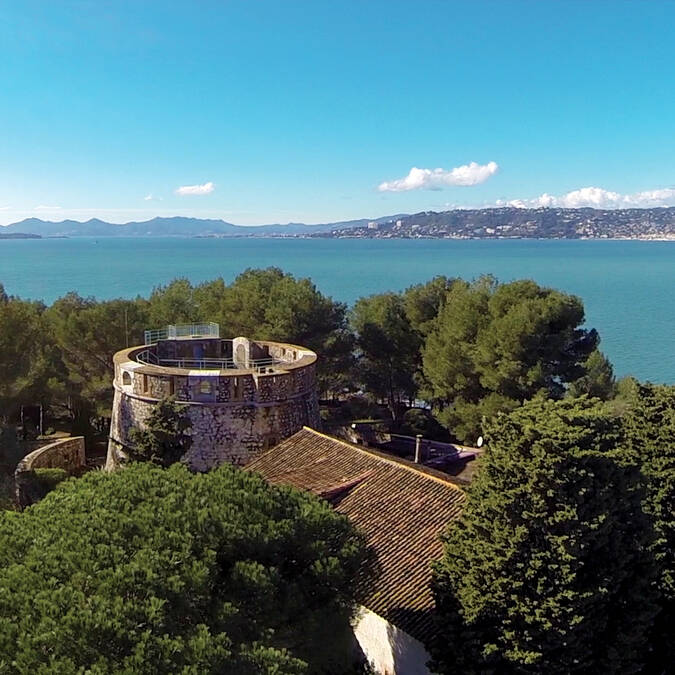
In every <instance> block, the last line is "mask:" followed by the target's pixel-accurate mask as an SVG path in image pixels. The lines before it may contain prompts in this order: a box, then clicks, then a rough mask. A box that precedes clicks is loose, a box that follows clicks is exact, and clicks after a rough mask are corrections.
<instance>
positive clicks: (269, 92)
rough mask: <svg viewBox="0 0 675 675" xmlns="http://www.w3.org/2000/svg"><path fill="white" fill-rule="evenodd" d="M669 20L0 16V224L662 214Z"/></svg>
mask: <svg viewBox="0 0 675 675" xmlns="http://www.w3.org/2000/svg"><path fill="white" fill-rule="evenodd" d="M674 25H675V2H671V1H665V0H662V1H659V0H651V1H650V2H638V1H637V0H636V1H634V2H620V1H617V0H613V1H611V2H609V1H607V2H604V1H602V0H593V1H592V2H591V1H588V0H585V1H580V2H573V1H571V0H569V1H563V0H558V1H556V0H546V1H542V0H537V1H531V2H525V1H522V2H518V1H516V0H509V1H508V2H507V1H505V0H499V1H498V2H487V1H482V0H472V1H469V0H467V1H466V2H450V1H445V2H432V1H430V0H425V2H421V3H418V2H412V1H406V2H404V1H402V0H388V1H386V2H376V1H374V0H360V1H358V2H347V1H344V2H341V1H339V0H333V1H331V2H327V1H326V2H323V1H319V0H311V1H306V2H305V1H294V0H277V1H274V2H269V1H266V0H241V1H231V2H227V1H225V0H220V1H218V2H208V1H205V0H200V1H195V2H185V1H182V2H170V1H168V0H165V1H163V2H140V1H138V0H134V1H133V2H124V1H121V0H117V1H114V2H106V1H104V0H96V1H93V2H86V1H84V0H82V1H79V2H74V1H72V0H71V1H68V0H60V1H59V2H53V1H52V0H49V1H48V2H47V1H45V2H37V1H35V0H33V1H31V0H22V1H21V2H3V3H0V50H1V53H0V56H1V58H0V223H3V224H7V223H9V222H14V221H16V220H20V219H21V218H24V217H31V216H36V217H42V218H45V219H56V220H62V219H64V218H75V219H77V220H86V219H87V218H90V217H93V216H96V217H100V218H102V219H105V220H109V221H113V222H125V221H128V220H144V219H147V218H151V217H153V216H155V215H192V216H198V217H208V218H223V219H225V220H227V221H230V222H235V223H240V224H261V223H273V222H289V221H296V222H297V221H302V222H329V221H335V220H343V219H351V218H361V217H377V216H382V215H389V214H395V213H403V212H406V213H412V212H417V211H422V210H430V209H432V210H442V209H448V208H452V207H454V206H484V205H495V204H502V203H508V202H512V203H516V204H519V205H569V206H575V205H586V204H588V205H593V204H594V205H597V206H632V205H636V206H650V205H658V204H675V151H674V150H675V86H674V84H675V83H674V79H675V78H674V77H673V71H674V70H675V68H674V66H673V64H675V40H673V38H672V27H673V26H674ZM413 168H416V169H417V171H413V172H411V169H413ZM439 169H440V171H438V170H439ZM181 187H182V188H185V189H183V190H180V188H181Z"/></svg>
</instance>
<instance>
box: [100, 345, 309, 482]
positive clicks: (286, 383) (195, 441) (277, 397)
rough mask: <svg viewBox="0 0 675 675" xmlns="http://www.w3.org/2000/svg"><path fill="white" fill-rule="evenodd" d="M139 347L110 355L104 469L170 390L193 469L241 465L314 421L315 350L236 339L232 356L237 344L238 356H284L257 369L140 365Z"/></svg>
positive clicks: (112, 464)
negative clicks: (185, 429) (184, 426)
mask: <svg viewBox="0 0 675 675" xmlns="http://www.w3.org/2000/svg"><path fill="white" fill-rule="evenodd" d="M140 351H141V348H134V349H131V350H125V351H124V352H120V353H119V354H117V355H116V356H115V380H114V383H113V386H114V389H115V398H114V402H113V410H112V420H111V429H110V442H109V446H108V458H107V461H106V468H107V469H109V470H110V469H114V468H115V467H116V466H117V465H118V464H119V463H120V462H121V461H122V460H123V459H124V456H125V448H128V447H129V446H130V439H129V432H130V430H131V429H132V428H134V427H138V428H143V426H144V424H145V421H146V420H147V418H148V416H149V415H150V413H151V412H152V410H153V408H154V406H155V404H156V403H157V401H158V400H159V399H161V398H163V397H166V396H170V395H173V396H175V398H176V399H177V401H178V402H180V403H184V404H185V405H186V406H187V414H188V416H189V418H190V421H191V424H192V431H191V432H190V433H191V435H192V447H191V449H190V451H189V453H188V456H187V457H186V460H187V463H188V465H189V466H190V468H192V469H193V470H195V471H206V470H208V469H210V468H212V467H214V466H218V465H219V464H223V463H224V462H229V463H233V464H238V465H243V464H246V463H247V462H248V461H249V460H250V459H251V458H252V456H253V455H255V454H256V453H259V452H262V451H264V450H267V449H268V448H270V447H273V446H274V445H276V444H277V443H279V442H280V441H282V440H283V439H285V438H288V437H289V436H292V435H293V434H294V433H295V432H296V431H299V430H300V429H301V428H302V427H303V426H310V427H314V428H319V426H320V416H319V402H318V396H317V391H316V377H315V365H314V364H315V360H316V355H315V354H314V353H313V352H309V351H308V350H304V349H303V348H301V347H297V346H294V345H284V344H277V343H268V342H265V343H255V342H252V341H249V340H247V339H246V338H235V339H234V340H233V351H234V357H235V360H236V359H237V351H239V358H241V360H242V362H244V361H246V360H247V359H249V358H258V357H260V356H261V355H267V354H269V355H273V356H274V358H277V359H283V360H284V361H285V363H283V364H277V365H276V366H274V367H271V368H269V369H265V372H262V371H261V372H257V371H251V370H248V371H246V370H243V369H241V370H237V369H231V370H187V369H178V368H163V367H159V366H146V365H144V364H140V363H138V362H137V361H135V357H136V355H137V354H138V352H140ZM258 352H260V353H258Z"/></svg>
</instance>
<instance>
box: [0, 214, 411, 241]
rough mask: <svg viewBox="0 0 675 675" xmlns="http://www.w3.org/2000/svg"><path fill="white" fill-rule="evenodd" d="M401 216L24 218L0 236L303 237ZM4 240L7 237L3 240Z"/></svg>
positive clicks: (0, 230) (1, 229) (1, 231)
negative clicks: (245, 220)
mask: <svg viewBox="0 0 675 675" xmlns="http://www.w3.org/2000/svg"><path fill="white" fill-rule="evenodd" d="M395 218H400V216H387V217H386V218H379V219H376V220H375V221H370V220H369V219H367V218H362V219H360V220H348V221H343V222H338V223H325V224H322V225H305V224H304V223H288V224H287V225H281V224H275V225H257V226H250V225H233V224H232V223H227V222H225V221H224V220H208V219H202V218H182V217H179V216H176V217H174V218H153V219H152V220H146V221H143V222H130V223H124V224H123V225H119V224H115V223H106V222H105V221H103V220H99V219H98V218H92V219H91V220H87V221H85V222H83V223H81V222H79V221H77V220H62V221H61V222H58V223H55V222H52V221H47V220H40V219H39V218H26V219H25V220H22V221H20V222H18V223H12V224H11V225H7V226H6V227H0V234H2V233H4V234H7V235H8V234H13V233H24V234H36V235H39V236H41V237H148V236H150V237H152V236H163V237H167V236H182V237H265V236H266V237H271V236H283V235H287V236H302V235H308V234H316V233H317V232H328V231H331V230H334V229H345V228H350V227H359V226H366V225H367V224H368V223H369V222H377V223H380V222H387V221H389V220H392V219H395ZM4 238H7V237H4Z"/></svg>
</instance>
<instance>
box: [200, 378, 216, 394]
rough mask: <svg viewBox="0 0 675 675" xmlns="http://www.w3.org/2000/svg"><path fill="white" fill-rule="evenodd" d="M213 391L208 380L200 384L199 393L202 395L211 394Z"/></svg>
mask: <svg viewBox="0 0 675 675" xmlns="http://www.w3.org/2000/svg"><path fill="white" fill-rule="evenodd" d="M212 391H213V387H212V386H211V383H210V382H209V381H208V380H201V382H200V383H199V393H200V394H210V393H211V392H212Z"/></svg>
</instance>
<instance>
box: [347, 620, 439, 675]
mask: <svg viewBox="0 0 675 675" xmlns="http://www.w3.org/2000/svg"><path fill="white" fill-rule="evenodd" d="M354 636H355V637H356V640H357V642H358V643H359V646H360V647H361V650H362V651H363V653H364V654H365V656H366V658H367V659H368V661H369V662H370V664H371V666H372V667H373V669H374V670H375V672H376V673H378V675H430V673H431V671H430V670H429V669H428V668H427V662H428V661H429V659H430V658H431V657H430V656H429V653H428V652H427V650H426V649H425V648H424V645H423V644H422V643H421V642H420V641H419V640H416V639H415V638H413V637H411V636H410V635H408V634H407V633H405V632H404V631H402V630H401V629H400V628H397V627H396V626H394V625H393V624H391V623H389V622H388V621H387V620H386V619H383V618H382V617H381V616H379V615H377V614H375V613H374V612H371V611H370V610H369V609H367V608H365V607H361V608H360V610H359V613H358V614H357V616H356V619H355V621H354Z"/></svg>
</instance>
